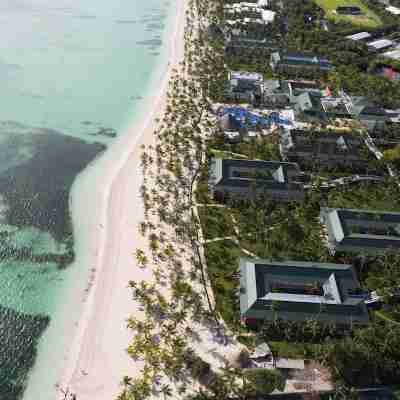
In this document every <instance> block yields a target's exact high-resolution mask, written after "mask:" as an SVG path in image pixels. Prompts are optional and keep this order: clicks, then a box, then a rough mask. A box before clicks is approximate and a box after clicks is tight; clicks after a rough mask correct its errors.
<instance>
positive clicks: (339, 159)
mask: <svg viewBox="0 0 400 400" xmlns="http://www.w3.org/2000/svg"><path fill="white" fill-rule="evenodd" d="M280 151H281V156H282V158H283V159H284V160H286V161H290V162H296V163H299V165H300V166H301V167H302V168H303V169H307V168H308V167H311V166H315V165H318V166H322V167H326V168H328V169H334V168H343V167H346V168H349V167H350V168H351V169H352V170H353V171H354V173H360V172H362V171H364V170H366V169H367V168H368V164H369V162H370V161H371V160H372V159H373V156H372V154H370V152H369V150H368V147H367V146H366V145H365V143H364V140H363V138H362V137H361V136H360V135H357V134H352V133H341V132H330V131H312V132H310V131H304V130H300V129H292V130H290V131H289V130H285V131H284V132H282V133H281V136H280Z"/></svg>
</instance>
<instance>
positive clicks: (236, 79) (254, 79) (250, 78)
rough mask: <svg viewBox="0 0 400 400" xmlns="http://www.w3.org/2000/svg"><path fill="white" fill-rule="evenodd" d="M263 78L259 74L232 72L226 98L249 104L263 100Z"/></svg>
mask: <svg viewBox="0 0 400 400" xmlns="http://www.w3.org/2000/svg"><path fill="white" fill-rule="evenodd" d="M263 80H264V79H263V76H262V74H259V73H257V72H247V71H230V72H229V74H228V82H227V85H226V88H225V92H224V93H225V96H226V97H227V98H228V99H231V100H244V101H248V102H249V103H252V102H254V101H255V100H256V99H257V98H261V94H262V83H263Z"/></svg>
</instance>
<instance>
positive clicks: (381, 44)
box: [367, 39, 395, 51]
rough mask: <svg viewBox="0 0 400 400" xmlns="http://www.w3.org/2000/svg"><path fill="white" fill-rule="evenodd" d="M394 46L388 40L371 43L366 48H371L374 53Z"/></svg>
mask: <svg viewBox="0 0 400 400" xmlns="http://www.w3.org/2000/svg"><path fill="white" fill-rule="evenodd" d="M394 44H395V42H393V41H392V40H389V39H377V40H374V41H372V42H369V43H367V46H368V47H370V48H373V49H374V50H376V51H380V50H383V49H388V48H389V47H392V46H393V45H394Z"/></svg>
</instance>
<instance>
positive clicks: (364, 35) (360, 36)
mask: <svg viewBox="0 0 400 400" xmlns="http://www.w3.org/2000/svg"><path fill="white" fill-rule="evenodd" d="M370 37H371V34H370V33H368V32H359V33H355V34H353V35H348V36H346V39H349V40H355V41H357V40H363V39H368V38H370Z"/></svg>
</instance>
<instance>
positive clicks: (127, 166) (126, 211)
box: [57, 0, 186, 400]
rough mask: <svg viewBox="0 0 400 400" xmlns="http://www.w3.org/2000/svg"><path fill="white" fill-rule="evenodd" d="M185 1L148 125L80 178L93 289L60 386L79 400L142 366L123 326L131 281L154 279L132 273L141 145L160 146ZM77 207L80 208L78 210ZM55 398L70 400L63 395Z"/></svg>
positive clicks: (84, 246) (83, 258) (133, 130)
mask: <svg viewBox="0 0 400 400" xmlns="http://www.w3.org/2000/svg"><path fill="white" fill-rule="evenodd" d="M185 2H186V0H178V2H177V5H176V6H175V7H176V9H177V11H178V15H177V16H176V17H175V18H174V17H172V18H173V21H171V26H172V27H174V28H175V29H174V30H173V33H172V34H171V35H169V36H170V37H169V39H168V42H169V43H168V45H167V54H168V55H167V60H168V65H167V68H166V71H165V72H164V73H163V76H162V78H161V82H157V83H159V85H156V84H154V87H158V93H157V94H156V95H152V96H150V98H149V100H148V102H146V104H145V105H144V106H143V109H144V110H145V111H144V112H142V113H141V116H142V119H141V120H139V121H138V122H136V123H134V124H132V125H131V126H128V127H126V128H125V129H124V130H123V133H121V135H119V136H118V137H117V138H116V140H115V142H114V143H113V144H112V145H111V146H110V148H109V149H107V150H106V152H105V153H104V154H103V155H102V156H101V157H100V158H99V159H98V160H96V161H95V163H94V165H95V166H94V167H93V166H89V167H88V168H87V169H86V170H85V171H84V172H83V173H82V174H81V175H80V176H79V177H78V179H77V181H76V182H75V183H74V186H73V190H72V193H71V199H72V201H71V209H72V218H73V221H74V235H75V237H76V238H78V237H79V239H77V240H76V243H77V245H76V261H75V263H79V264H80V265H82V264H83V265H85V268H87V270H88V271H89V272H88V275H89V285H90V288H89V287H88V288H87V290H88V292H87V297H86V299H85V303H84V304H83V306H82V313H81V315H80V318H79V322H78V324H77V326H76V327H75V328H74V333H73V337H71V340H67V341H68V343H69V346H68V351H67V357H66V361H65V364H64V365H65V367H64V368H63V373H62V376H61V379H60V380H59V381H58V386H59V387H60V388H62V389H63V390H66V389H67V388H68V389H69V391H70V393H75V394H77V396H78V398H79V400H81V399H93V398H96V400H97V399H99V400H101V399H110V398H112V397H116V396H117V395H118V393H119V390H120V382H121V380H122V378H123V376H124V375H128V374H129V375H130V376H134V375H135V373H136V372H140V368H141V365H140V363H138V362H134V361H133V360H132V359H130V358H129V356H128V354H127V353H126V351H125V349H126V348H127V346H128V344H129V340H130V339H131V337H132V333H131V332H130V331H129V330H128V329H127V328H126V323H125V321H126V319H127V318H128V317H129V316H130V315H131V314H132V313H133V312H134V311H135V310H134V302H133V300H132V296H131V291H130V289H128V288H127V285H128V282H129V280H132V279H138V278H139V279H146V274H148V272H146V271H143V270H140V269H138V268H136V269H135V268H134V266H135V257H134V251H135V249H136V248H137V247H141V246H142V245H143V243H144V242H145V239H144V238H142V237H141V236H140V234H139V232H138V229H137V225H138V223H139V222H141V220H142V219H143V206H142V199H141V198H140V195H139V188H140V185H141V183H142V173H141V169H140V155H141V152H142V149H141V146H142V145H146V146H149V145H151V144H153V143H154V139H155V137H154V135H153V132H154V130H155V128H156V126H157V123H156V121H155V119H156V118H157V117H160V116H162V114H163V111H164V106H165V101H166V92H167V89H168V82H169V80H170V77H171V73H172V70H173V68H175V67H176V66H177V65H178V63H179V62H180V61H181V59H182V58H183V40H184V38H183V33H184V24H185V18H186V16H185ZM168 33H169V32H168ZM168 33H167V34H168ZM177 43H179V46H177V45H176V44H177ZM152 86H153V85H152ZM150 93H151V92H150ZM89 181H90V183H89ZM94 181H95V183H96V185H94ZM94 187H96V190H93V191H91V192H90V193H88V191H87V190H86V191H85V189H93V188H94ZM78 193H79V194H78ZM78 201H79V209H78V206H75V204H76V203H77V202H78ZM82 231H84V232H90V235H89V234H86V235H85V234H84V233H82ZM75 263H74V264H75ZM75 267H77V266H75ZM135 272H136V273H135ZM139 274H140V275H139ZM149 278H150V276H149ZM77 286H78V284H77ZM79 286H80V287H79V288H78V289H79V293H77V289H75V290H74V289H72V290H73V291H74V292H75V293H76V294H77V295H78V296H79V297H82V290H81V286H82V284H80V285H79ZM138 312H140V311H139V310H136V313H138ZM67 336H68V334H67ZM68 339H70V338H68ZM57 398H60V399H64V398H65V396H64V394H62V393H61V392H59V393H58V394H57Z"/></svg>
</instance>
